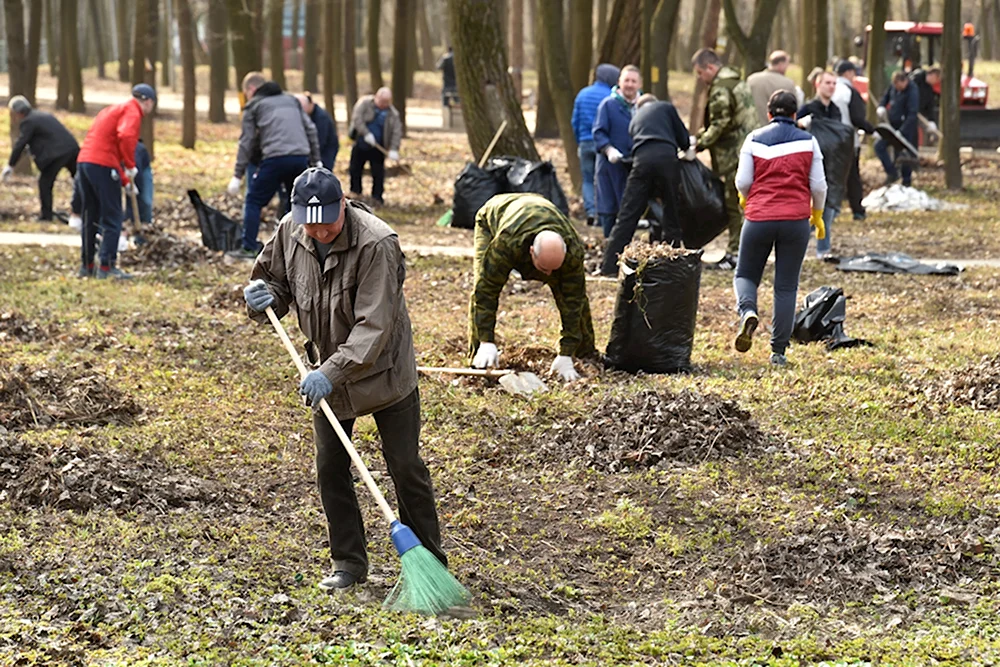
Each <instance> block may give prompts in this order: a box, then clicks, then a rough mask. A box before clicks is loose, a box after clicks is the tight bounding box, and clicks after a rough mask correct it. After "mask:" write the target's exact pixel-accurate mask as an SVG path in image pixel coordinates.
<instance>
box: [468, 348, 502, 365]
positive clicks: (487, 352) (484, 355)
mask: <svg viewBox="0 0 1000 667" xmlns="http://www.w3.org/2000/svg"><path fill="white" fill-rule="evenodd" d="M499 361H500V352H498V351H497V346H496V345H494V344H493V343H480V344H479V350H478V351H477V352H476V356H475V358H474V359H473V360H472V367H473V368H489V367H490V366H496V365H497V362H499Z"/></svg>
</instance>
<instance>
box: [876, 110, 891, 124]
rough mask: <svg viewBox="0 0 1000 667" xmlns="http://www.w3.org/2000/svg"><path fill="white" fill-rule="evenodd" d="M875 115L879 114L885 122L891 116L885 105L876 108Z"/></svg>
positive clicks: (879, 117)
mask: <svg viewBox="0 0 1000 667" xmlns="http://www.w3.org/2000/svg"><path fill="white" fill-rule="evenodd" d="M875 115H876V116H878V119H879V120H880V121H882V122H883V123H884V122H885V121H886V119H887V118H888V117H889V112H888V111H886V109H885V107H879V108H878V109H875Z"/></svg>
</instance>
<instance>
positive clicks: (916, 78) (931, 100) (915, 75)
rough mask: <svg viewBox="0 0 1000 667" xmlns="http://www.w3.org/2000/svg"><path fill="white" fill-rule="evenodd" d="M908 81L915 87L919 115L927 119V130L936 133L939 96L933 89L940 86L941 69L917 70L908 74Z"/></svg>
mask: <svg viewBox="0 0 1000 667" xmlns="http://www.w3.org/2000/svg"><path fill="white" fill-rule="evenodd" d="M910 81H911V82H912V83H915V84H916V86H917V92H918V93H919V95H920V107H919V113H920V115H921V116H923V117H924V118H926V119H927V126H928V127H927V129H928V130H930V131H931V132H937V129H938V126H937V119H938V103H939V101H940V99H941V95H940V93H938V92H937V91H935V90H934V87H935V86H940V85H941V68H940V67H931V68H929V69H926V70H924V69H920V68H917V69H915V70H913V71H912V72H910Z"/></svg>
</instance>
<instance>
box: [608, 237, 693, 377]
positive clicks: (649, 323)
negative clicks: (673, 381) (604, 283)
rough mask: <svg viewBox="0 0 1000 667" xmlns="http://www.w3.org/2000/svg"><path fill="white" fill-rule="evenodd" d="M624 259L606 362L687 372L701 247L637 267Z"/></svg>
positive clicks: (612, 365)
mask: <svg viewBox="0 0 1000 667" xmlns="http://www.w3.org/2000/svg"><path fill="white" fill-rule="evenodd" d="M636 267H637V263H636V261H635V260H633V259H624V260H622V271H623V273H625V277H624V279H623V280H622V282H621V284H620V285H619V287H618V298H617V300H616V302H615V319H614V321H613V322H612V324H611V337H610V339H609V340H608V347H607V353H606V355H605V357H604V364H605V366H607V367H609V368H616V369H619V370H623V371H628V372H629V373H637V372H639V371H644V372H646V373H687V372H690V370H691V347H692V345H693V344H694V328H695V324H696V321H697V319H698V290H699V288H700V286H701V251H698V252H692V253H691V254H689V255H686V256H683V257H679V258H677V259H664V258H659V259H653V260H650V261H649V262H648V263H647V264H646V265H645V266H644V267H643V268H642V270H641V271H639V272H636Z"/></svg>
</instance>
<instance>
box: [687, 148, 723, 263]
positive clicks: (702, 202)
mask: <svg viewBox="0 0 1000 667" xmlns="http://www.w3.org/2000/svg"><path fill="white" fill-rule="evenodd" d="M679 162H680V164H679V165H678V167H677V172H678V179H677V217H678V218H679V220H680V223H681V232H682V233H683V238H684V247H686V248H701V247H703V246H704V245H705V244H707V243H708V242H709V241H711V240H712V239H714V238H715V237H716V236H718V235H719V234H720V233H722V230H724V229H725V228H726V227H727V226H728V225H729V218H728V216H727V215H726V196H725V190H724V189H723V187H722V181H721V180H719V178H718V177H717V176H716V175H715V174H713V173H712V170H711V169H709V168H708V167H706V166H705V165H704V164H703V163H702V162H701V160H680V161H679Z"/></svg>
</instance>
